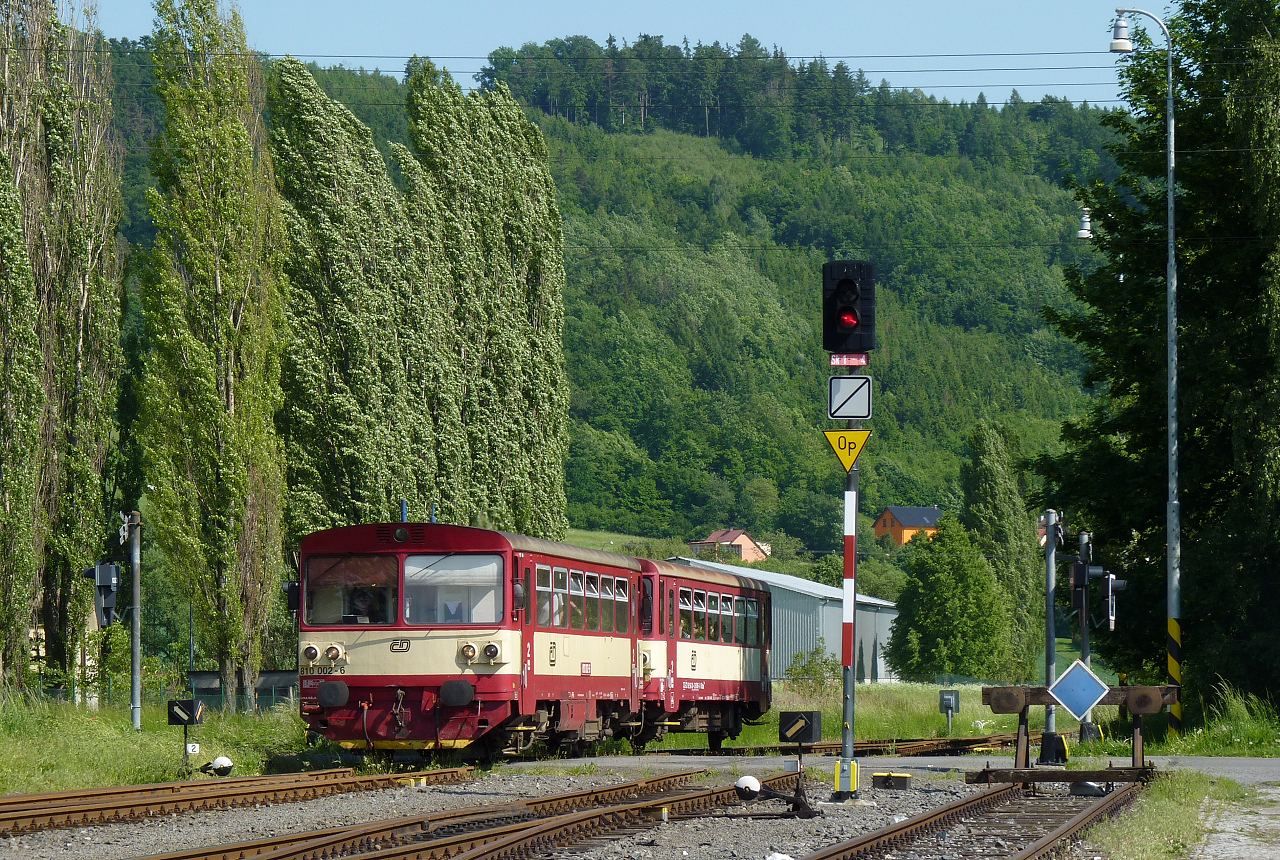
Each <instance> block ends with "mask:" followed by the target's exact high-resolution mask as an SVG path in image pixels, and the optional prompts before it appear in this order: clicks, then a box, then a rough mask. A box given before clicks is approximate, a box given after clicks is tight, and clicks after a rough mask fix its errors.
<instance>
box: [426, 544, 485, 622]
mask: <svg viewBox="0 0 1280 860" xmlns="http://www.w3.org/2000/svg"><path fill="white" fill-rule="evenodd" d="M502 591H503V579H502V557H501V556H498V555H491V554H483V553H446V554H432V555H411V556H409V557H407V558H406V559H405V561H404V617H405V621H406V622H408V623H409V624H497V623H499V622H500V621H501V620H502V618H503V594H502Z"/></svg>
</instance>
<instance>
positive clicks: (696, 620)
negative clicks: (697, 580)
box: [693, 591, 707, 642]
mask: <svg viewBox="0 0 1280 860" xmlns="http://www.w3.org/2000/svg"><path fill="white" fill-rule="evenodd" d="M693 638H694V639H698V640H700V641H703V642H705V641H706V640H707V594H706V592H705V591H695V592H694V593H693Z"/></svg>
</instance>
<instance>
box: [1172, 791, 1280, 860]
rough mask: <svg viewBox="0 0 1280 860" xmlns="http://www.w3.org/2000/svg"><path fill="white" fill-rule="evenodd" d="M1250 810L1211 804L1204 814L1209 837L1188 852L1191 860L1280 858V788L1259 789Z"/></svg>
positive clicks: (1237, 806) (1249, 807)
mask: <svg viewBox="0 0 1280 860" xmlns="http://www.w3.org/2000/svg"><path fill="white" fill-rule="evenodd" d="M1257 790H1258V800H1257V802H1256V803H1254V804H1252V805H1250V806H1242V805H1239V804H1229V803H1211V804H1210V805H1209V807H1208V808H1207V809H1206V810H1205V813H1204V815H1205V824H1206V825H1207V826H1208V828H1209V833H1208V835H1207V836H1205V839H1204V841H1203V842H1201V843H1200V844H1199V845H1197V846H1196V847H1195V849H1194V850H1192V852H1191V858H1192V860H1261V859H1262V858H1280V786H1276V785H1259V786H1257Z"/></svg>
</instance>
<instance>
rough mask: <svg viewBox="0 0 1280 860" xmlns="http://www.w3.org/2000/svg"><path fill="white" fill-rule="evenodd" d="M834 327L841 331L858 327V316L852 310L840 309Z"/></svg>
mask: <svg viewBox="0 0 1280 860" xmlns="http://www.w3.org/2000/svg"><path fill="white" fill-rule="evenodd" d="M836 325H838V326H839V327H840V328H841V329H846V330H847V329H853V328H857V327H858V314H857V313H856V312H855V311H854V310H853V308H842V309H841V311H840V313H839V314H838V315H837V316H836Z"/></svg>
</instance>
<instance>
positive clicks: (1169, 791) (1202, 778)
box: [1085, 771, 1250, 860]
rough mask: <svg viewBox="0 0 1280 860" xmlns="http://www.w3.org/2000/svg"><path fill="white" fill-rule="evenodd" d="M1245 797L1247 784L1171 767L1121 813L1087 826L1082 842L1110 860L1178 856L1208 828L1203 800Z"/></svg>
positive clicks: (1171, 859)
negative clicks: (1089, 826) (1088, 828)
mask: <svg viewBox="0 0 1280 860" xmlns="http://www.w3.org/2000/svg"><path fill="white" fill-rule="evenodd" d="M1249 797H1250V792H1249V791H1248V790H1247V789H1245V788H1244V787H1243V786H1241V785H1240V784H1239V783H1236V782H1233V781H1231V780H1229V779H1222V778H1219V777H1213V776H1209V775H1208V774H1203V773H1196V772H1194V771H1171V772H1168V773H1164V774H1161V775H1160V776H1158V777H1157V778H1156V779H1155V780H1153V781H1152V783H1151V785H1150V786H1149V787H1148V788H1147V791H1146V792H1144V793H1143V796H1142V797H1141V798H1140V799H1139V800H1138V801H1137V802H1136V803H1135V804H1134V805H1133V806H1132V807H1130V809H1129V810H1128V811H1127V812H1126V813H1125V814H1123V815H1121V816H1119V817H1117V818H1113V819H1111V820H1110V821H1105V822H1103V823H1102V824H1099V825H1098V826H1096V827H1093V828H1091V829H1090V830H1089V832H1088V833H1087V834H1085V841H1086V842H1087V843H1088V844H1089V845H1091V846H1093V847H1095V848H1098V849H1100V850H1101V851H1103V852H1104V853H1105V854H1106V856H1107V857H1109V858H1110V860H1175V858H1177V860H1181V858H1184V857H1187V856H1189V855H1190V853H1191V851H1192V849H1194V848H1195V847H1196V846H1197V845H1199V844H1200V842H1201V841H1202V840H1203V839H1204V836H1205V833H1206V832H1207V827H1206V825H1205V819H1204V815H1203V808H1204V805H1205V803H1206V801H1207V802H1209V803H1241V802H1246V801H1247V800H1248V799H1249ZM1193 811H1195V812H1197V813H1198V814H1192V813H1193Z"/></svg>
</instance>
